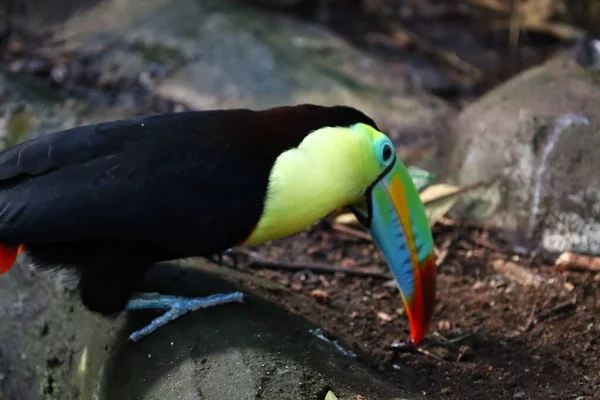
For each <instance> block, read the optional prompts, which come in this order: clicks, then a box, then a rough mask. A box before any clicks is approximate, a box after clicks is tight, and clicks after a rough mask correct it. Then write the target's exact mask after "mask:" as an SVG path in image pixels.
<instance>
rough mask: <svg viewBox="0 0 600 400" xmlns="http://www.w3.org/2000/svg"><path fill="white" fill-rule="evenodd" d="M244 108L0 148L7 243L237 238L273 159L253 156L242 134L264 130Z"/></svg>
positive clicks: (212, 244) (196, 244)
mask: <svg viewBox="0 0 600 400" xmlns="http://www.w3.org/2000/svg"><path fill="white" fill-rule="evenodd" d="M244 115H246V116H247V117H248V115H249V114H244V113H242V114H241V117H239V118H236V116H235V115H234V114H233V113H229V114H227V113H223V112H221V113H219V112H213V113H210V112H187V113H174V114H169V115H163V116H151V117H140V118H134V119H129V120H125V121H117V122H109V123H102V124H97V125H91V126H85V127H78V128H74V129H70V130H67V131H61V132H57V133H53V134H48V135H45V136H42V137H40V138H37V139H34V140H31V141H28V142H24V143H21V144H19V145H17V146H15V147H13V148H11V149H9V150H6V151H4V152H3V153H0V242H1V243H13V244H19V243H64V242H70V243H73V242H75V243H76V242H107V243H110V242H126V241H132V242H145V243H154V244H156V245H165V246H175V247H177V246H179V250H181V251H182V252H186V251H188V250H189V249H190V248H195V249H197V251H198V252H200V253H202V252H205V251H206V252H211V251H214V250H215V249H216V250H217V251H218V250H219V249H223V248H227V247H228V246H232V245H234V244H236V243H237V242H239V241H241V240H243V239H244V238H245V236H246V235H248V234H249V233H250V232H251V230H252V229H253V227H254V226H255V224H256V223H257V221H258V219H259V218H260V214H261V212H262V206H263V198H264V195H265V193H266V187H267V184H268V175H269V171H270V168H271V167H272V164H273V162H274V159H273V157H261V158H258V159H252V154H253V151H252V146H253V143H252V141H251V140H247V139H244V137H245V135H243V134H241V133H240V132H237V133H235V132H236V130H240V129H241V130H245V131H246V132H249V131H252V130H254V129H259V127H258V126H257V125H256V123H253V121H254V120H253V118H252V117H248V118H246V117H243V116H244ZM250 136H251V135H250ZM236 139H239V140H236ZM274 154H275V153H274ZM250 166H251V167H250ZM249 167H250V168H249Z"/></svg>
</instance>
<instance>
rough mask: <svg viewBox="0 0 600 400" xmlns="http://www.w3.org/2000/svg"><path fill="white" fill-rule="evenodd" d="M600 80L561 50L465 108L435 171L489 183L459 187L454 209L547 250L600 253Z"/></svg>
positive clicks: (457, 180)
mask: <svg viewBox="0 0 600 400" xmlns="http://www.w3.org/2000/svg"><path fill="white" fill-rule="evenodd" d="M599 83H600V79H598V75H597V74H594V73H591V72H589V71H585V70H584V69H582V68H581V67H580V66H579V65H577V64H576V62H574V61H573V60H572V59H571V58H566V57H562V56H561V57H557V58H556V59H553V60H551V61H550V62H548V63H546V64H545V65H542V66H539V67H537V68H533V69H531V70H529V71H526V72H524V73H522V74H520V75H519V76H517V77H515V78H514V79H512V80H510V81H509V82H507V83H506V84H504V85H502V86H500V87H498V88H497V89H495V90H493V91H492V92H490V93H489V94H487V95H486V96H484V97H483V98H482V99H480V100H479V101H478V102H476V103H475V104H473V105H472V106H470V107H468V108H467V109H466V110H465V111H464V112H463V113H462V114H461V115H460V116H459V118H458V119H457V120H456V121H455V124H454V127H453V128H454V129H453V131H454V134H453V135H451V136H450V137H449V139H448V142H447V143H445V144H444V145H443V146H444V147H445V148H446V149H448V152H447V154H445V156H446V157H447V163H445V165H446V168H444V169H443V171H440V174H439V175H440V176H441V177H442V178H447V179H449V180H451V181H453V182H455V183H457V184H460V185H467V184H471V183H475V182H479V181H493V182H494V183H493V184H491V185H490V186H489V187H487V188H486V189H482V190H478V191H476V192H472V193H471V194H470V195H468V196H465V199H464V201H462V202H461V204H460V206H459V207H458V208H457V209H456V212H457V213H458V214H459V216H461V217H467V218H473V219H475V220H478V221H486V222H487V223H488V224H489V225H490V226H495V227H498V228H501V229H505V230H506V231H507V233H511V234H512V235H511V236H512V237H513V238H515V239H517V240H520V241H522V243H523V244H528V243H530V244H533V245H540V246H541V247H542V248H543V249H545V250H548V251H553V252H555V251H556V252H560V251H567V250H570V251H577V252H584V253H593V254H600V206H599V204H600V175H599V174H598V171H599V170H600V159H599V158H598V148H600V147H599V146H600V135H599V128H600V109H599V108H598V104H599V103H600V86H599ZM442 164H444V163H442ZM496 178H497V179H496Z"/></svg>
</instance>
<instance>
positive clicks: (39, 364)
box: [0, 260, 424, 400]
mask: <svg viewBox="0 0 600 400" xmlns="http://www.w3.org/2000/svg"><path fill="white" fill-rule="evenodd" d="M225 275H227V277H225ZM144 285H145V286H144V289H145V290H148V291H160V292H163V293H172V294H179V295H186V296H203V295H208V294H212V293H215V292H229V291H233V290H242V291H244V292H245V293H248V299H249V300H250V302H249V303H247V304H245V305H231V306H224V307H218V308H214V309H208V310H203V311H198V312H193V313H190V314H188V315H186V316H185V317H182V318H180V319H178V320H177V321H175V322H173V323H170V324H168V325H167V326H165V327H162V328H160V329H159V330H157V331H156V332H154V333H153V334H151V335H150V336H148V337H146V338H144V339H143V340H141V341H140V342H137V343H132V342H129V341H127V337H128V335H129V334H130V333H131V332H132V331H133V330H135V329H138V328H140V327H142V326H143V325H145V324H146V323H147V322H148V321H149V320H150V318H154V317H156V316H157V314H156V313H154V312H152V311H145V312H141V311H140V312H133V313H129V314H125V315H121V316H120V317H119V318H116V319H104V318H100V317H98V316H96V315H93V314H91V313H90V312H88V311H87V310H85V309H84V308H83V307H82V306H81V305H80V303H79V301H78V299H77V296H76V294H75V293H74V292H72V291H70V290H68V289H65V288H64V286H63V284H62V283H61V282H60V280H59V279H57V278H56V277H55V276H54V275H40V274H36V273H33V272H32V271H31V270H30V268H29V267H28V266H27V264H26V263H22V265H19V266H16V267H15V268H13V270H11V272H10V273H9V274H7V275H5V276H3V279H2V280H0V293H2V297H3V301H2V303H0V317H2V320H3V324H2V326H0V333H1V337H2V341H0V368H1V370H2V381H1V386H0V387H1V388H2V391H1V392H0V393H1V394H2V397H0V398H3V399H4V398H7V399H17V398H18V399H20V400H33V399H44V400H46V399H53V400H54V399H61V400H71V399H73V400H74V399H81V400H105V399H106V400H109V399H110V400H113V399H115V400H119V399H123V400H125V399H127V400H129V399H139V400H146V399H147V400H158V399H160V400H169V399H198V400H208V399H210V400H221V399H223V400H225V399H227V400H229V399H239V400H254V399H275V398H276V399H281V400H287V399H290V400H292V399H293V400H298V399H322V398H324V395H325V393H326V392H327V390H330V389H331V390H335V393H336V394H337V395H338V397H339V399H340V400H350V399H356V398H357V396H358V395H362V396H364V397H365V398H373V399H375V398H376V399H384V400H385V399H389V400H391V399H395V398H407V397H409V398H411V399H421V398H424V397H423V396H422V395H421V394H420V393H419V392H418V391H416V393H414V394H411V393H408V391H407V390H406V389H400V388H397V387H394V385H392V384H390V383H387V382H385V381H383V380H382V379H380V378H379V377H378V376H377V375H376V374H374V373H373V372H370V371H368V370H366V369H365V368H364V367H362V366H360V365H359V364H358V363H357V362H356V360H355V359H353V358H352V357H351V356H348V355H345V354H343V353H341V352H340V351H339V350H338V349H336V348H335V347H334V346H333V345H332V344H331V343H328V342H326V341H323V340H321V339H320V338H318V337H317V336H316V335H314V334H313V333H311V331H312V330H315V329H317V327H316V326H314V325H312V324H311V323H310V322H308V321H307V320H305V319H303V318H302V317H299V316H296V315H294V314H291V313H289V312H288V311H287V310H286V309H285V307H283V306H280V305H278V304H279V302H284V301H285V302H286V303H290V302H291V303H293V302H295V301H302V300H299V296H298V295H295V294H292V293H288V292H286V291H281V288H280V287H278V286H277V287H276V286H274V285H273V284H270V283H269V282H264V281H262V280H260V279H257V278H256V277H252V276H247V275H245V274H242V273H239V272H236V271H232V270H225V269H223V268H215V267H212V266H210V265H206V264H204V263H198V262H195V261H193V260H187V261H186V262H183V263H181V264H179V265H177V264H161V265H157V266H156V267H155V268H153V269H152V270H151V272H150V273H149V275H148V277H147V279H146V281H145V283H144ZM405 372H407V371H405ZM411 373H413V374H414V373H415V372H411Z"/></svg>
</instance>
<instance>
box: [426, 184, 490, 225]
mask: <svg viewBox="0 0 600 400" xmlns="http://www.w3.org/2000/svg"><path fill="white" fill-rule="evenodd" d="M484 184H485V183H484V182H480V183H475V184H473V185H468V186H453V185H448V184H446V183H440V184H438V185H432V186H429V187H427V188H426V189H425V190H423V191H422V192H421V194H420V197H421V201H422V202H423V204H424V205H425V212H426V213H427V219H428V220H429V226H433V225H435V224H436V223H437V222H438V221H439V220H440V219H442V218H443V217H444V216H445V215H446V214H447V213H448V211H450V209H452V207H454V205H455V204H456V202H458V200H459V199H460V196H461V195H463V194H465V193H467V192H469V191H471V190H474V189H476V188H478V187H480V186H483V185H484Z"/></svg>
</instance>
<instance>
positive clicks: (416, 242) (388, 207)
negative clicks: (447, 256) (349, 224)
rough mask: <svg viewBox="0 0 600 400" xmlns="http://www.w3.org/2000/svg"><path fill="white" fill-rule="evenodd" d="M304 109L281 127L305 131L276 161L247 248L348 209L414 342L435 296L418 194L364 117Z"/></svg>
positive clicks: (391, 148) (384, 140)
mask: <svg viewBox="0 0 600 400" xmlns="http://www.w3.org/2000/svg"><path fill="white" fill-rule="evenodd" d="M298 110H299V111H298V112H300V109H298ZM310 111H311V114H310V115H308V114H307V115H306V118H300V117H296V120H295V122H296V123H295V124H288V126H290V129H305V126H302V125H303V124H312V126H311V129H310V133H308V134H307V135H306V136H305V137H304V138H303V140H302V141H301V143H300V144H299V145H298V146H297V147H294V148H291V149H288V150H286V151H285V152H283V153H282V154H280V155H279V156H278V157H277V160H276V162H275V165H274V167H273V169H272V171H271V176H270V180H269V190H268V194H267V198H266V203H265V212H264V214H263V218H262V219H261V221H260V223H259V226H258V229H257V230H256V231H255V232H254V235H253V237H251V238H250V240H249V242H251V243H250V244H252V243H258V242H264V241H266V240H270V239H273V238H276V237H283V236H286V235H288V234H292V233H295V232H298V231H300V230H301V229H303V228H305V227H307V226H308V225H310V224H312V223H313V222H315V221H317V220H319V219H321V218H323V217H324V216H326V215H327V214H329V213H330V212H332V211H333V210H335V209H338V208H343V207H348V208H350V209H351V210H352V212H353V213H354V214H355V215H356V217H357V219H358V220H359V222H360V223H361V224H362V225H363V226H364V227H365V229H366V230H367V231H368V232H369V233H370V235H371V236H372V238H373V240H374V241H375V243H376V245H377V247H378V248H379V250H380V251H381V252H382V254H383V256H384V258H385V260H386V261H387V263H388V265H389V268H390V270H391V272H392V273H393V275H394V277H395V280H396V282H397V284H398V287H399V289H400V293H401V296H402V299H403V302H404V305H405V308H406V311H407V314H408V318H409V321H410V329H411V340H412V342H413V343H415V344H416V343H418V342H419V341H420V340H421V339H422V338H423V337H424V335H425V334H426V332H427V330H428V327H429V324H430V321H431V317H432V314H433V309H434V304H435V296H436V293H435V292H436V266H435V260H434V254H433V249H434V244H433V239H432V233H431V229H430V227H429V224H428V220H427V216H426V213H425V207H424V205H423V203H422V202H421V200H420V197H419V193H418V191H417V189H416V187H415V185H414V183H413V181H412V179H411V177H410V175H409V173H408V170H407V168H406V167H405V165H404V164H403V163H402V161H401V160H400V159H399V158H398V156H397V154H396V151H395V148H394V145H393V144H392V141H391V140H390V139H389V138H388V137H387V136H386V135H385V134H383V133H382V132H380V131H379V129H378V128H377V126H376V125H375V123H374V122H373V121H372V120H371V119H370V118H368V117H367V116H365V115H364V114H362V113H361V112H359V111H357V110H354V109H352V108H343V107H337V108H325V107H324V108H315V109H311V110H310ZM285 112H286V113H287V114H286V115H289V113H290V111H289V110H286V111H285ZM319 113H320V114H319ZM282 114H283V112H282ZM286 121H289V119H286ZM315 125H318V127H315Z"/></svg>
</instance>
